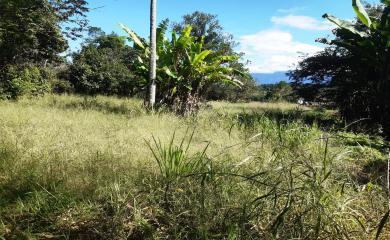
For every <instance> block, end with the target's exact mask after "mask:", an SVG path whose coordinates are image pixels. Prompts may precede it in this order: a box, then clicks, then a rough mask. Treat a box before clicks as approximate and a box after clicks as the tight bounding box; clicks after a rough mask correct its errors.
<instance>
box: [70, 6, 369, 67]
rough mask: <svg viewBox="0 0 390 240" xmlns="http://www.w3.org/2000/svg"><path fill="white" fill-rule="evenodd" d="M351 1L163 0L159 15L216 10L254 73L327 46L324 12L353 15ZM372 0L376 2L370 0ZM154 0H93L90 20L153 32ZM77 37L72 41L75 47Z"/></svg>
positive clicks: (290, 64)
mask: <svg viewBox="0 0 390 240" xmlns="http://www.w3.org/2000/svg"><path fill="white" fill-rule="evenodd" d="M351 2H352V1H351V0H271V1H269V0H268V1H266V0H158V20H162V19H165V18H169V19H170V20H171V21H180V19H181V17H182V16H183V15H184V14H187V13H192V12H194V11H197V10H199V11H204V12H207V13H212V14H217V15H218V18H219V20H220V22H221V25H222V26H223V27H224V29H225V31H226V32H229V33H231V34H233V35H234V37H235V40H236V41H237V42H239V43H240V45H239V46H238V47H237V50H238V51H242V52H244V53H245V54H246V59H247V60H250V61H251V64H250V65H249V68H250V70H251V72H260V73H272V72H277V71H286V70H288V69H290V68H292V67H293V65H294V64H295V63H296V62H297V61H298V59H299V56H300V55H302V53H305V54H313V53H315V52H316V51H319V50H321V48H322V47H323V46H321V45H318V44H316V43H315V39H316V38H318V37H324V36H329V35H330V33H331V32H330V29H331V27H332V25H330V24H329V23H327V22H326V21H324V20H323V19H322V18H321V16H322V15H323V14H324V13H331V14H333V15H335V16H338V17H340V18H344V19H352V18H353V17H354V12H353V10H352V7H351ZM370 2H375V1H374V0H371V1H370ZM149 3H150V1H149V0H91V1H90V7H91V8H97V9H95V10H92V11H91V12H90V13H89V15H88V18H89V20H90V25H92V26H97V27H101V28H102V29H103V30H104V31H106V32H112V31H114V32H116V33H118V34H121V35H124V33H123V32H122V31H121V29H120V28H119V26H118V23H124V24H126V25H127V26H129V27H130V28H132V29H133V30H134V31H135V32H137V33H138V34H140V35H141V36H143V37H147V36H148V31H149V30H148V24H149ZM78 44H79V43H78V42H74V43H72V44H71V46H72V49H76V48H77V45H78Z"/></svg>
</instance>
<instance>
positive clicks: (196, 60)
mask: <svg viewBox="0 0 390 240" xmlns="http://www.w3.org/2000/svg"><path fill="white" fill-rule="evenodd" d="M210 53H211V51H210V50H204V51H202V52H201V53H199V54H195V57H194V58H193V60H192V65H197V64H199V63H200V62H202V61H203V60H204V59H205V58H206V57H207V56H208V55H210Z"/></svg>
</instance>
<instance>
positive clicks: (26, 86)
mask: <svg viewBox="0 0 390 240" xmlns="http://www.w3.org/2000/svg"><path fill="white" fill-rule="evenodd" d="M0 89H1V90H0V91H1V93H2V94H1V95H3V98H12V99H16V98H18V97H20V96H39V95H42V94H44V93H46V92H48V91H49V84H48V82H47V80H46V78H45V76H44V73H43V70H41V69H39V68H38V67H37V66H27V67H18V66H9V67H7V68H6V69H5V71H4V72H3V74H2V86H1V87H0Z"/></svg>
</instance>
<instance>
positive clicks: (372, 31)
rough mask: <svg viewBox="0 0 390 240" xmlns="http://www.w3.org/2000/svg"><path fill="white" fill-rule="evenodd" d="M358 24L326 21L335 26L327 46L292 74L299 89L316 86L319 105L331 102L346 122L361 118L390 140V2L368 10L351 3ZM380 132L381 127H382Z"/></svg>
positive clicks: (356, 2)
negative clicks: (331, 38)
mask: <svg viewBox="0 0 390 240" xmlns="http://www.w3.org/2000/svg"><path fill="white" fill-rule="evenodd" d="M353 6H354V9H355V11H356V12H357V17H358V18H357V19H358V21H356V22H349V21H345V20H340V19H338V18H336V17H334V16H331V15H329V14H325V15H324V17H325V18H327V19H328V20H330V21H331V22H333V23H335V24H336V25H337V28H336V29H335V30H334V31H333V32H334V34H335V38H334V39H333V40H331V41H329V40H327V39H320V42H322V43H324V44H327V45H328V47H327V48H326V49H325V50H324V51H322V52H320V53H319V54H317V55H315V56H313V57H309V58H307V59H305V60H304V61H302V62H301V63H300V64H299V66H298V68H297V69H296V70H295V71H293V72H291V73H290V76H291V78H292V79H293V80H294V82H295V83H294V84H295V86H296V87H297V88H298V89H299V88H301V90H302V89H305V88H306V89H308V87H310V86H314V88H317V92H315V91H313V92H314V93H315V94H317V96H318V94H321V95H320V97H321V98H322V99H323V101H327V102H328V103H334V104H336V106H337V107H338V108H339V109H340V113H341V114H342V116H343V117H344V118H345V119H346V120H348V121H354V120H360V119H364V121H363V122H364V123H367V124H369V125H371V126H373V125H376V126H378V127H379V128H378V129H379V130H381V131H382V130H383V131H384V133H385V134H386V135H387V136H390V95H389V94H388V93H389V92H390V49H389V47H390V2H389V1H383V5H379V6H368V11H366V10H365V9H364V8H363V6H362V4H361V3H360V1H357V0H355V1H353ZM382 128H383V129H382Z"/></svg>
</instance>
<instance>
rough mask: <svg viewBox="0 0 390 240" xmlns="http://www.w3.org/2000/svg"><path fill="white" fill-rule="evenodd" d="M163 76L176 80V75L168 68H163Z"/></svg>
mask: <svg viewBox="0 0 390 240" xmlns="http://www.w3.org/2000/svg"><path fill="white" fill-rule="evenodd" d="M163 70H164V72H165V74H167V75H168V76H170V77H172V78H177V75H176V74H174V73H173V72H172V71H171V70H170V69H169V68H168V67H164V68H163Z"/></svg>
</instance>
